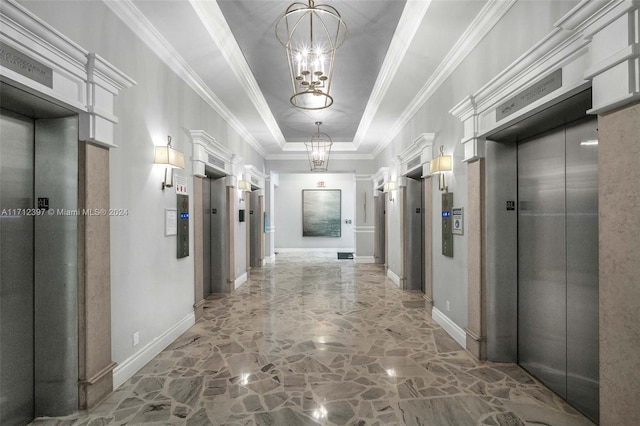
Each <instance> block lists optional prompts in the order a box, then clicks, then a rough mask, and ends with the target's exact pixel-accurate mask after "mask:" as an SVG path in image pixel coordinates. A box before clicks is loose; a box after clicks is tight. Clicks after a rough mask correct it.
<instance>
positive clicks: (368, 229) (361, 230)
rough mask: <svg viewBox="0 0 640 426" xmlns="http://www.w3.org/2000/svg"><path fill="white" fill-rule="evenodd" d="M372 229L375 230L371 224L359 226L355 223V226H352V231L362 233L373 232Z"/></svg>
mask: <svg viewBox="0 0 640 426" xmlns="http://www.w3.org/2000/svg"><path fill="white" fill-rule="evenodd" d="M374 230H375V227H374V226H372V225H371V226H369V225H366V226H365V225H360V226H358V225H356V226H354V227H353V232H356V233H362V234H373V232H374Z"/></svg>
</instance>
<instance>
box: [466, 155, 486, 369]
mask: <svg viewBox="0 0 640 426" xmlns="http://www.w3.org/2000/svg"><path fill="white" fill-rule="evenodd" d="M484 162H485V160H484V158H480V159H478V160H475V161H471V162H469V163H467V207H466V209H465V216H466V217H465V222H466V223H465V224H464V226H465V228H466V229H465V230H464V232H465V233H466V234H467V269H468V274H469V275H468V280H467V286H468V289H467V327H466V328H465V331H466V333H467V350H468V351H469V352H470V353H471V354H472V355H473V356H475V357H476V358H478V359H486V357H487V337H486V336H487V330H486V328H487V327H486V306H485V300H484V299H485V292H486V282H485V265H484V262H485V175H484V167H485V164H484Z"/></svg>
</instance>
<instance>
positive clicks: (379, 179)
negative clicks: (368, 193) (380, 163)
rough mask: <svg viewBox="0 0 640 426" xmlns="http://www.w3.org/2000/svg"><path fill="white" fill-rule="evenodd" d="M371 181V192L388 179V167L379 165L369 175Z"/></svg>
mask: <svg viewBox="0 0 640 426" xmlns="http://www.w3.org/2000/svg"><path fill="white" fill-rule="evenodd" d="M371 180H372V181H373V192H374V194H375V193H376V190H377V189H378V188H380V187H381V186H382V185H384V184H385V183H387V182H388V181H389V180H390V177H389V167H380V168H379V169H378V171H377V172H375V174H374V175H373V176H372V177H371Z"/></svg>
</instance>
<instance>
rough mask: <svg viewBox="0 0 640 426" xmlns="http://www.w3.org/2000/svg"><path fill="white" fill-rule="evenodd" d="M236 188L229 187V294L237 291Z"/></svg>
mask: <svg viewBox="0 0 640 426" xmlns="http://www.w3.org/2000/svg"><path fill="white" fill-rule="evenodd" d="M235 190H236V189H235V187H233V186H227V229H228V233H227V234H228V240H227V250H229V263H228V265H227V268H228V271H229V277H228V278H227V292H232V291H233V290H234V289H235V280H236V254H235V253H236V249H235V241H236V239H235V234H234V223H233V221H234V219H235V217H236V211H235V208H234V206H235V203H236V199H235Z"/></svg>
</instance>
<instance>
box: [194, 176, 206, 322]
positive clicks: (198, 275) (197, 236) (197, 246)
mask: <svg viewBox="0 0 640 426" xmlns="http://www.w3.org/2000/svg"><path fill="white" fill-rule="evenodd" d="M202 203H203V200H202V178H201V177H198V176H194V177H193V230H194V232H193V234H194V235H193V251H194V253H193V265H194V266H193V267H194V268H195V270H194V277H195V280H194V283H193V286H194V291H195V293H194V299H193V312H194V315H195V317H196V321H197V320H198V318H200V317H201V316H202V313H203V311H204V299H203V298H202V294H203V286H204V271H203V268H204V246H203V244H204V237H203V235H202V230H203V226H204V224H203V220H204V217H203V210H202V209H203V204H202Z"/></svg>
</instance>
